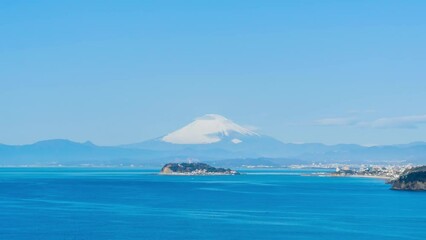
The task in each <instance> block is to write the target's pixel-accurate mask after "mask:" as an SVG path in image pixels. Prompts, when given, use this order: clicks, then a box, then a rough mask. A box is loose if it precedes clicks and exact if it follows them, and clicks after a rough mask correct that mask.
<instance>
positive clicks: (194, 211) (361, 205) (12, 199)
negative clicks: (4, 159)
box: [0, 168, 426, 240]
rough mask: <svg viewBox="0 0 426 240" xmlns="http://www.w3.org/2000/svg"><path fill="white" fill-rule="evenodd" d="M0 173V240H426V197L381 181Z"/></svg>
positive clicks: (266, 175)
mask: <svg viewBox="0 0 426 240" xmlns="http://www.w3.org/2000/svg"><path fill="white" fill-rule="evenodd" d="M301 172H302V173H303V172H308V171H306V170H305V171H303V170H299V171H295V170H274V171H271V170H270V171H263V170H256V171H246V173H247V174H246V175H241V176H197V177H196V176H159V175H156V170H152V171H149V170H135V169H131V170H129V169H93V168H92V169H64V168H59V169H58V168H38V169H37V168H32V169H31V168H3V169H0V239H5V240H21V239H25V240H29V239H30V240H33V239H34V240H36V239H48V240H50V239H52V240H60V239H72V240H74V239H75V240H77V239H88V240H89V239H90V240H98V239H102V240H104V239H372V240H380V239H387V240H389V239H419V240H420V239H421V240H423V239H425V238H426V193H425V192H398V191H391V190H389V185H386V184H384V181H383V180H378V179H366V178H331V177H307V176H300V175H299V174H300V173H301Z"/></svg>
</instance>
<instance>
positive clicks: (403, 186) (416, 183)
mask: <svg viewBox="0 0 426 240" xmlns="http://www.w3.org/2000/svg"><path fill="white" fill-rule="evenodd" d="M391 184H392V189H394V190H408V191H426V166H422V167H415V168H411V169H407V170H405V171H404V172H403V173H402V174H401V176H399V178H398V179H396V180H394V181H392V182H391Z"/></svg>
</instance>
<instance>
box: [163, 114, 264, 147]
mask: <svg viewBox="0 0 426 240" xmlns="http://www.w3.org/2000/svg"><path fill="white" fill-rule="evenodd" d="M239 136H240V137H246V136H259V134H257V133H255V132H253V131H251V130H249V129H247V128H244V127H242V126H240V125H238V124H236V123H234V122H232V121H231V120H229V119H227V118H225V117H223V116H221V115H218V114H207V115H204V116H202V117H200V118H197V119H196V120H195V121H193V122H192V123H190V124H188V125H186V126H185V127H183V128H181V129H178V130H176V131H174V132H172V133H170V134H168V135H166V136H164V137H162V138H161V140H162V141H163V142H167V143H172V144H210V143H217V142H220V141H222V140H224V139H227V138H230V137H232V139H231V140H230V142H232V143H234V144H239V143H241V142H243V140H241V139H239V138H238V137H239Z"/></svg>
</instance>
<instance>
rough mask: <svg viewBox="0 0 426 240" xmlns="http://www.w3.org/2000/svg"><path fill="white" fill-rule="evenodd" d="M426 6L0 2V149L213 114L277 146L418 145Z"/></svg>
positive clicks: (99, 138) (172, 125)
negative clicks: (273, 140) (268, 138)
mask: <svg viewBox="0 0 426 240" xmlns="http://www.w3.org/2000/svg"><path fill="white" fill-rule="evenodd" d="M425 12H426V1H423V0H418V1H416V0H411V1H401V0H400V1H394V0H376V1H370V0H365V1H363V0H353V1H349V0H348V1H340V0H336V1H330V0H322V1H316V0H310V1H306V0H297V1H296V0H294V1H272V0H271V1H261V0H258V1H250V0H241V1H234V0H226V1H220V0H217V1H161V0H155V1H148V0H146V1H130V0H125V1H78V0H74V1H65V0H64V1H19V0H4V1H1V2H0V143H4V144H29V143H33V142H36V141H39V140H45V139H57V138H61V139H70V140H74V141H80V142H83V141H86V140H91V141H93V142H94V143H96V144H99V145H118V144H126V143H134V142H141V141H144V140H147V139H151V138H155V137H159V136H162V135H165V134H167V133H169V132H171V131H173V130H175V129H177V128H180V127H182V126H184V125H185V124H187V123H189V122H190V121H192V120H193V119H195V118H197V117H199V116H202V115H204V114H208V113H216V114H221V115H223V116H225V117H227V118H229V119H232V120H233V121H235V122H236V123H238V124H241V125H243V126H248V127H250V128H251V129H256V131H257V132H259V133H262V134H265V135H269V136H272V137H275V138H277V139H279V140H281V141H283V142H293V143H305V142H321V143H325V144H337V143H356V144H363V145H381V144H399V143H408V142H414V141H426V71H425V69H426V44H425V43H426V17H425V14H424V13H425Z"/></svg>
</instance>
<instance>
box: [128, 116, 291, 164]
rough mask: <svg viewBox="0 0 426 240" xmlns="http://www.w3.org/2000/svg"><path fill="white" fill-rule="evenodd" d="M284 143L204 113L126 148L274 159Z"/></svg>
mask: <svg viewBox="0 0 426 240" xmlns="http://www.w3.org/2000/svg"><path fill="white" fill-rule="evenodd" d="M283 145H284V144H283V143H282V142H280V141H278V140H276V139H274V138H271V137H268V136H265V135H262V134H259V133H256V132H254V131H252V130H250V129H248V128H245V127H242V126H240V125H238V124H236V123H234V122H233V121H231V120H229V119H227V118H226V117H224V116H221V115H218V114H206V115H204V116H202V117H199V118H196V119H195V120H194V121H193V122H191V123H189V124H188V125H186V126H184V127H182V128H180V129H178V130H176V131H173V132H171V133H169V134H166V135H164V136H162V137H159V138H156V139H153V140H149V141H145V142H141V143H136V144H130V145H125V146H124V147H128V148H139V149H149V150H157V151H158V150H159V151H175V152H176V155H184V156H191V154H192V155H193V156H196V157H200V156H201V157H202V156H205V155H208V156H217V157H236V156H238V157H248V156H251V157H256V156H276V154H275V153H277V152H281V151H282V147H283Z"/></svg>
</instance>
